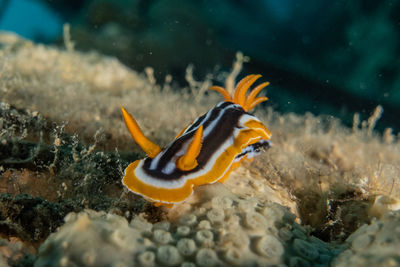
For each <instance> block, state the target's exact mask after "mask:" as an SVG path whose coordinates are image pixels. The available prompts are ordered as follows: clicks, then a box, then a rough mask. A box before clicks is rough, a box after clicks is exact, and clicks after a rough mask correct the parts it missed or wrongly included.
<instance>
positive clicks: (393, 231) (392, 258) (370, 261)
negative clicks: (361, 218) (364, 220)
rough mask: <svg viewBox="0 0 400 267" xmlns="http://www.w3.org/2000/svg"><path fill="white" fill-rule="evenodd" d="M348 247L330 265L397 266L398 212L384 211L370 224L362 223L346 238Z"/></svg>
mask: <svg viewBox="0 0 400 267" xmlns="http://www.w3.org/2000/svg"><path fill="white" fill-rule="evenodd" d="M346 243H347V245H348V247H349V248H348V249H346V250H344V251H343V252H342V253H340V254H339V255H338V257H337V258H336V259H335V260H334V261H333V263H332V266H366V265H370V266H399V265H400V260H399V259H400V250H399V247H400V212H399V211H395V212H389V213H386V214H385V215H384V216H383V217H382V218H381V219H377V220H374V221H373V222H372V223H371V224H370V225H363V226H362V227H360V228H359V229H358V230H357V231H355V232H354V233H353V234H351V235H350V236H349V238H347V240H346Z"/></svg>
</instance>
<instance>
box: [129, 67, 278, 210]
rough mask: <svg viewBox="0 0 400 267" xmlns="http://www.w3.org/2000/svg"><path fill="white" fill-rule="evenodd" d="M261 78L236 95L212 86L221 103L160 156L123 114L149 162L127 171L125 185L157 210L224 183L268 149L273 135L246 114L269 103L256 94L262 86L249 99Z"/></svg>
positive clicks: (136, 163)
mask: <svg viewBox="0 0 400 267" xmlns="http://www.w3.org/2000/svg"><path fill="white" fill-rule="evenodd" d="M260 77H261V75H249V76H247V77H245V78H243V79H242V80H241V81H240V82H239V83H238V84H237V86H236V89H235V92H234V95H233V96H231V95H230V94H229V93H228V91H227V90H226V89H225V88H223V87H220V86H211V87H210V89H211V90H215V91H217V92H219V93H221V94H222V96H223V97H224V99H225V102H221V103H219V104H218V105H216V106H215V107H214V108H212V109H210V110H209V111H208V112H207V113H206V114H204V115H202V116H200V117H198V118H197V119H196V120H195V121H194V122H193V123H192V124H190V125H189V126H188V127H186V128H185V129H184V130H182V131H181V133H179V134H178V135H177V136H176V138H175V139H174V140H173V141H172V142H171V143H170V144H168V145H167V147H166V148H165V149H164V150H162V149H161V148H160V147H159V146H158V145H156V144H154V143H153V142H152V141H151V140H149V139H148V138H146V137H145V136H144V134H143V133H142V131H141V130H140V128H139V126H138V124H137V123H136V121H135V120H134V118H133V117H132V116H131V115H130V114H129V113H128V112H127V111H126V110H125V109H124V108H122V115H123V117H124V120H125V124H126V126H127V127H128V130H129V131H130V133H131V135H132V137H133V139H134V140H135V142H136V143H137V144H138V145H139V146H140V147H141V148H142V149H143V150H144V151H145V152H146V154H147V157H146V158H144V159H141V160H136V161H134V162H133V163H131V164H129V166H128V167H127V168H126V169H125V175H124V177H123V179H122V183H123V184H124V185H125V186H126V187H127V188H128V189H129V190H130V191H132V192H134V193H135V194H139V195H141V196H143V197H144V198H146V199H148V200H149V201H152V202H155V205H157V206H160V205H164V206H168V207H170V206H172V205H173V204H174V203H178V202H182V201H184V200H185V199H186V198H188V197H189V196H190V195H191V194H192V193H193V187H194V186H198V185H202V184H211V183H215V182H223V181H225V180H226V179H227V178H228V176H229V173H230V172H231V171H232V169H234V168H235V167H237V166H239V165H240V162H241V161H242V160H244V159H246V158H247V159H251V158H253V157H254V156H256V155H258V154H259V153H260V149H261V148H265V147H269V146H270V142H269V139H270V137H271V133H270V131H269V130H268V129H267V127H266V126H265V125H264V124H263V123H262V122H261V121H260V120H259V119H258V118H257V117H255V116H254V115H251V114H249V113H248V111H250V110H251V109H253V108H254V107H255V106H256V105H258V104H259V103H261V102H263V101H266V100H267V99H268V98H266V97H257V94H258V93H259V92H260V91H261V90H262V89H263V88H264V87H266V86H267V85H268V84H269V83H268V82H264V83H262V84H260V85H258V86H257V87H255V88H254V89H253V90H252V91H251V92H250V93H249V94H248V95H247V96H246V93H247V91H248V90H249V88H250V87H251V86H252V85H253V84H254V82H255V81H256V80H257V79H259V78H260Z"/></svg>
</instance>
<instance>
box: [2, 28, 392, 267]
mask: <svg viewBox="0 0 400 267" xmlns="http://www.w3.org/2000/svg"><path fill="white" fill-rule="evenodd" d="M66 47H67V49H64V48H63V49H60V48H54V47H49V46H45V45H40V44H34V43H32V42H30V41H27V40H24V39H22V38H20V37H18V36H16V35H14V34H11V33H1V34H0V62H1V64H0V102H1V104H0V114H1V116H0V199H1V202H0V253H1V257H0V264H3V265H6V266H7V265H9V266H32V265H34V266H54V265H57V264H59V265H69V264H71V265H72V264H75V265H86V266H89V265H93V264H95V265H98V266H101V265H102V266H107V265H110V264H117V263H118V264H121V266H122V264H124V265H125V266H129V265H132V264H133V263H135V264H142V265H148V266H154V265H155V266H157V265H158V266H162V265H165V264H166V263H169V264H170V265H172V266H174V265H176V266H178V265H181V264H182V265H184V266H194V265H198V266H221V265H226V264H230V263H236V264H237V265H239V266H240V265H241V266H247V265H248V264H254V265H256V264H258V265H265V264H280V263H283V264H286V265H289V266H296V265H299V264H303V265H307V264H321V265H325V266H328V265H333V266H346V264H350V263H351V264H356V265H357V264H358V265H363V264H365V262H367V261H368V262H373V263H374V264H377V265H378V264H381V265H385V264H392V265H399V262H398V259H399V257H400V255H399V251H400V250H399V249H398V248H399V246H400V245H399V244H400V236H399V231H397V230H396V229H397V228H398V227H397V225H398V223H399V200H398V199H399V198H400V189H399V183H400V181H399V176H400V173H399V172H400V167H399V162H400V141H399V136H398V134H397V133H396V132H393V130H392V129H390V128H387V129H385V130H384V131H383V132H382V133H379V132H376V131H375V126H376V125H377V124H379V122H380V121H379V118H380V117H381V116H385V114H382V109H381V107H379V106H378V107H376V109H375V110H371V116H370V117H369V118H367V119H366V120H364V119H362V118H361V117H360V115H358V114H354V118H353V127H346V126H344V125H343V124H342V123H341V122H340V121H339V119H337V118H334V117H332V116H315V115H313V114H311V113H306V114H305V115H296V114H294V113H287V114H281V113H279V112H277V111H275V110H274V109H273V108H269V109H266V110H262V109H255V112H254V115H255V116H256V117H257V118H258V119H259V120H260V121H261V122H262V123H263V124H264V125H267V126H268V129H269V130H270V131H271V133H272V136H273V146H272V147H271V148H270V149H268V151H266V152H265V153H261V154H260V155H259V156H258V157H256V158H254V160H253V161H252V162H243V164H242V166H241V167H239V168H237V169H236V170H235V171H233V172H232V173H231V175H230V177H229V178H228V179H227V180H226V181H225V182H224V183H223V184H221V183H215V184H211V185H206V186H198V187H196V188H195V190H194V193H193V195H192V196H191V197H189V198H188V199H187V200H186V201H184V202H183V203H179V204H175V205H174V207H173V208H171V209H170V210H167V209H165V208H164V207H154V206H153V205H152V204H151V203H149V202H148V201H146V200H145V199H143V198H142V197H140V196H137V195H135V194H132V193H130V192H129V191H128V190H127V189H125V188H124V186H123V185H122V183H121V179H122V177H123V170H124V169H125V168H126V167H127V166H128V165H129V164H130V162H132V161H134V160H138V159H141V158H143V157H144V156H145V155H144V153H143V151H142V150H141V148H140V147H139V146H137V145H135V144H134V143H133V142H132V140H131V136H130V135H129V132H128V131H127V130H126V128H125V126H124V122H123V119H122V117H121V113H120V111H121V109H120V108H121V106H124V107H126V108H127V109H129V111H130V112H131V113H132V114H134V115H135V118H136V120H137V121H138V124H140V125H141V129H142V131H143V134H144V135H145V136H146V137H148V138H149V139H151V140H154V142H155V143H157V144H160V147H165V146H166V145H167V144H168V142H170V140H172V139H173V138H174V137H175V136H176V135H177V134H178V133H179V132H180V131H181V130H182V129H184V128H185V127H186V126H187V123H188V122H191V121H194V120H195V118H197V117H198V116H199V115H201V114H204V113H206V112H207V110H209V109H210V108H212V107H213V106H215V105H216V104H217V102H219V101H220V98H219V96H218V95H217V94H215V93H208V92H207V89H208V88H209V87H210V86H211V84H221V83H222V82H224V83H225V84H224V85H223V86H224V87H225V88H227V89H228V90H233V89H234V87H235V83H236V81H237V80H239V79H238V77H237V76H238V73H240V71H241V68H242V67H241V66H242V63H243V62H235V64H234V66H235V67H233V69H232V71H231V72H229V73H222V74H221V76H222V77H227V79H223V80H220V79H218V77H214V76H212V75H210V76H208V77H207V79H205V80H204V81H198V80H196V79H195V78H194V77H193V75H192V73H191V72H190V70H188V72H187V77H186V78H187V82H188V86H187V88H186V89H182V88H180V90H178V89H177V88H175V89H174V87H176V86H177V85H176V84H175V83H174V82H173V77H171V76H167V77H165V83H163V84H162V85H160V84H157V83H156V82H155V77H154V70H152V69H150V68H148V69H146V71H145V72H144V73H138V72H135V71H133V70H131V69H129V68H127V67H126V66H124V65H123V64H121V63H120V62H119V61H118V60H116V59H114V58H111V57H107V56H103V55H100V54H98V53H95V52H88V53H84V52H77V51H75V50H74V49H73V46H71V45H67V46H66ZM235 73H236V74H235ZM263 76H264V77H265V79H266V80H269V79H268V73H263ZM211 80H213V82H211ZM272 86H273V84H272ZM261 95H262V93H261ZM268 96H269V95H268ZM155 104H156V108H155V106H154V105H155ZM396 227H397V228H396ZM106 252H108V253H107V255H111V256H110V257H107V258H105V257H104V255H105V254H106ZM128 259H129V260H128Z"/></svg>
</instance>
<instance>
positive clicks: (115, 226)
mask: <svg viewBox="0 0 400 267" xmlns="http://www.w3.org/2000/svg"><path fill="white" fill-rule="evenodd" d="M294 220H295V216H294V215H293V214H292V213H290V212H289V210H288V209H287V208H285V207H283V206H281V205H279V204H276V203H272V202H269V201H260V200H259V199H257V198H249V199H243V198H239V197H237V196H235V195H233V194H232V193H230V192H229V191H228V190H226V189H225V187H224V186H223V185H221V184H214V185H207V186H203V187H201V188H200V189H199V190H197V192H196V194H195V196H194V197H193V198H191V199H190V200H189V201H187V202H185V203H183V204H180V205H176V206H175V207H174V208H173V209H172V210H171V212H170V213H169V214H168V220H166V221H162V222H158V223H155V224H152V223H149V222H148V221H147V220H146V219H145V218H144V216H143V214H141V215H138V216H136V217H135V218H134V219H133V220H132V221H131V223H128V221H127V220H126V219H125V218H124V217H121V216H118V215H114V214H110V213H105V212H96V211H93V210H85V211H83V212H80V213H70V214H68V215H67V216H66V218H65V221H66V223H65V224H64V225H63V226H61V227H60V229H59V231H58V232H56V233H54V234H52V235H50V237H49V238H48V239H47V240H46V241H45V242H44V244H43V245H42V246H41V247H40V249H39V253H38V259H37V261H36V262H35V267H41V266H132V265H135V266H227V265H231V266H266V265H273V264H288V265H290V266H297V265H299V264H301V265H303V266H305V265H307V264H313V265H314V264H320V265H328V264H329V262H330V261H331V259H332V257H333V256H334V255H335V253H336V252H337V251H339V250H338V248H335V247H332V246H330V245H329V244H327V243H325V242H323V241H321V240H319V239H317V238H315V237H312V236H310V235H309V234H308V231H307V229H305V228H303V227H302V226H300V225H299V224H297V223H296V222H295V221H294Z"/></svg>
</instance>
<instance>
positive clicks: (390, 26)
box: [0, 0, 400, 131]
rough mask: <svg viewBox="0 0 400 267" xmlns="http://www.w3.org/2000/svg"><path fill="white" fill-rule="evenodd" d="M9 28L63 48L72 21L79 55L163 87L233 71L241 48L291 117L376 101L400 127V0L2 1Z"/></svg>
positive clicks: (338, 112)
mask: <svg viewBox="0 0 400 267" xmlns="http://www.w3.org/2000/svg"><path fill="white" fill-rule="evenodd" d="M0 3H1V4H2V6H1V9H0V10H1V17H0V19H1V21H0V29H4V30H11V31H15V32H17V33H19V34H21V35H23V36H25V37H27V38H30V39H33V40H34V41H36V42H44V43H48V44H52V43H55V44H59V45H62V41H61V40H62V25H63V23H66V22H68V23H70V24H71V34H72V39H73V40H74V42H75V43H76V49H79V50H84V51H87V50H97V51H100V52H101V53H104V54H107V55H113V56H116V57H117V58H119V59H120V60H121V61H122V62H124V63H125V64H126V65H128V66H130V67H132V68H133V69H136V70H139V71H141V70H143V68H144V67H146V66H151V67H153V68H154V69H155V71H156V77H157V78H158V80H159V81H160V82H162V81H163V77H164V76H165V75H166V74H172V75H173V77H174V79H175V80H176V81H177V82H178V83H179V84H180V85H181V86H182V85H185V80H184V76H185V69H186V67H187V66H188V65H189V64H193V65H194V66H195V71H194V74H195V76H196V78H197V79H199V80H201V79H203V78H204V77H205V75H206V74H207V73H215V74H217V73H219V72H220V71H221V70H224V71H227V70H229V69H230V67H231V65H232V61H233V60H234V58H235V53H236V52H237V51H241V52H243V54H244V55H246V56H248V57H249V58H250V61H249V62H248V63H246V64H245V66H244V70H243V72H242V74H241V75H242V76H244V75H246V74H249V73H261V74H263V76H264V78H263V79H265V80H269V81H270V82H271V86H270V87H269V89H268V93H267V94H268V96H269V98H270V101H269V102H268V103H267V104H266V105H272V106H273V107H274V108H275V109H277V110H280V111H282V112H289V111H294V112H297V113H305V112H307V111H309V112H312V113H314V114H331V115H334V116H338V117H340V118H341V119H342V120H343V121H344V122H345V123H347V124H349V125H350V124H351V121H352V116H353V114H354V112H360V113H361V118H362V119H366V118H367V117H368V116H369V115H370V113H371V112H372V111H373V109H374V108H375V107H376V106H377V105H382V107H383V109H384V113H383V116H382V118H381V119H380V121H379V122H378V124H377V128H378V129H380V130H382V129H384V128H385V127H392V128H394V129H395V131H398V130H399V129H400V123H399V122H400V120H399V119H398V118H399V117H400V1H390V0H386V1H372V0H370V1H360V0H354V1H343V0H336V1H328V0H308V1H305V0H303V1H293V0H281V1H276V0H264V1H261V0H255V1H245V0H236V1H233V0H232V1H227V0H220V1H195V0H192V1H182V0H170V1H161V0H152V1H149V0H136V1H129V0H125V1H124V0H119V1H111V0H102V1H94V0H92V1H66V0H65V1H45V0H42V1H40V0H36V1H35V0H18V1H6V0H3V1H1V2H0Z"/></svg>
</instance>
